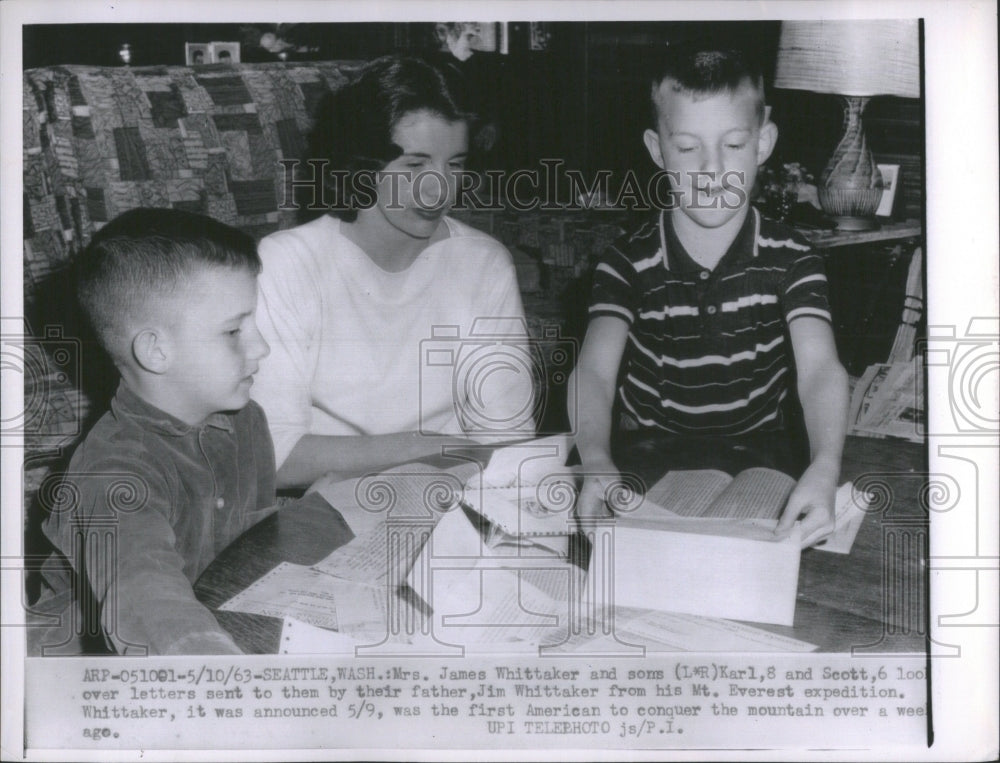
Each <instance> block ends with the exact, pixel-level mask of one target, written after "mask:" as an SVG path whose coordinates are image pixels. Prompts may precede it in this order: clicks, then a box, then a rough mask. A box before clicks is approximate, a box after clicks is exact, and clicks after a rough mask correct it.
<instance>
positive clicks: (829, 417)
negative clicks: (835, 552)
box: [776, 316, 849, 548]
mask: <svg viewBox="0 0 1000 763" xmlns="http://www.w3.org/2000/svg"><path fill="white" fill-rule="evenodd" d="M788 330H789V333H790V335H791V339H792V352H793V353H794V355H795V369H796V374H797V376H798V395H799V402H800V403H801V405H802V413H803V416H804V418H805V424H806V432H807V433H808V435H809V451H810V463H809V467H808V468H807V469H806V471H805V473H804V474H803V475H802V477H801V479H800V480H799V482H798V484H797V485H796V486H795V489H794V490H793V491H792V495H791V497H790V498H789V499H788V504H787V505H786V507H785V510H784V513H783V514H782V516H781V520H780V521H779V523H778V527H777V530H776V532H778V533H779V534H786V533H787V531H788V530H789V529H790V528H791V526H792V523H794V522H795V520H796V519H798V517H799V515H800V514H805V518H804V519H803V521H802V546H803V548H805V547H806V546H810V545H812V544H813V543H815V542H816V541H818V540H820V539H822V538H823V537H825V536H826V535H829V534H830V533H831V532H832V531H833V528H834V496H835V494H836V491H837V480H838V479H839V478H840V461H841V455H842V453H843V449H844V438H845V437H846V434H847V408H848V402H849V401H848V394H847V372H846V371H844V368H843V366H841V364H840V361H839V360H838V359H837V349H836V344H835V342H834V338H833V331H832V329H831V328H830V324H829V323H827V322H826V321H825V320H822V319H820V318H816V317H811V316H801V317H799V318H796V319H795V320H793V321H791V322H790V323H789V324H788Z"/></svg>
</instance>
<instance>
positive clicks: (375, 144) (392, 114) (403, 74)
mask: <svg viewBox="0 0 1000 763" xmlns="http://www.w3.org/2000/svg"><path fill="white" fill-rule="evenodd" d="M456 91H457V89H456V88H454V87H452V86H451V85H450V84H449V81H448V79H447V78H446V77H445V76H444V74H443V73H442V72H441V71H440V70H439V69H437V68H436V67H434V66H432V65H431V64H429V63H427V62H426V61H423V60H421V59H419V58H412V57H406V56H396V55H392V56H383V57H382V58H377V59H375V60H374V61H372V62H370V63H369V64H367V65H366V66H364V67H363V68H362V69H361V70H360V71H359V72H358V73H357V75H356V77H355V78H354V79H353V80H352V81H351V82H349V83H347V84H346V85H344V86H343V87H341V88H339V89H337V90H335V91H334V92H332V93H328V94H327V95H326V96H324V97H323V99H322V100H321V101H320V104H319V106H318V109H317V112H316V119H315V122H314V127H313V129H312V132H311V133H310V136H309V146H308V151H307V154H308V155H307V156H306V160H307V161H308V160H310V159H319V160H325V161H326V162H327V165H326V167H325V170H326V172H325V173H324V178H325V180H327V181H329V180H330V171H331V170H335V171H338V172H340V173H346V177H341V178H338V180H337V182H336V183H334V184H333V185H332V186H330V185H328V188H330V191H331V192H330V193H329V195H328V196H329V198H328V201H333V202H334V203H333V205H332V207H331V209H330V213H331V214H333V215H335V216H336V217H339V218H341V219H342V220H345V221H347V222H353V221H354V220H355V219H356V218H357V215H358V209H359V208H361V207H362V206H367V205H364V204H361V205H359V203H358V201H359V199H358V197H359V194H358V193H356V191H357V188H358V186H357V185H356V184H355V182H354V179H355V176H356V175H357V174H358V173H359V172H361V171H377V170H381V169H383V168H384V167H385V166H386V165H387V164H388V163H389V162H391V161H392V160H393V159H396V158H398V157H399V156H400V155H401V154H402V148H400V147H399V146H397V145H396V144H395V143H393V141H392V131H393V129H394V128H395V127H396V125H397V124H398V123H399V121H400V120H401V119H402V118H403V117H404V116H406V115H407V114H410V113H412V112H415V111H429V112H430V113H432V114H434V115H436V116H438V117H440V118H442V119H444V120H445V121H447V122H459V121H464V122H466V123H468V122H470V121H471V118H472V115H471V114H470V113H469V112H468V111H467V110H466V109H465V106H464V104H463V103H461V99H460V97H459V95H458V93H457V92H456ZM369 195H370V194H369Z"/></svg>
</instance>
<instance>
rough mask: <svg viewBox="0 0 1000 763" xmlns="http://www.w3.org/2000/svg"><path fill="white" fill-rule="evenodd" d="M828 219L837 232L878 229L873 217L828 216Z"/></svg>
mask: <svg viewBox="0 0 1000 763" xmlns="http://www.w3.org/2000/svg"><path fill="white" fill-rule="evenodd" d="M830 219H831V220H833V223H834V225H836V226H837V230H849V231H865V230H875V229H876V228H878V227H879V222H878V220H876V219H875V218H874V217H855V216H842V215H830Z"/></svg>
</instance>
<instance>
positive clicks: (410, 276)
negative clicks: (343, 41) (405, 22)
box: [253, 56, 533, 487]
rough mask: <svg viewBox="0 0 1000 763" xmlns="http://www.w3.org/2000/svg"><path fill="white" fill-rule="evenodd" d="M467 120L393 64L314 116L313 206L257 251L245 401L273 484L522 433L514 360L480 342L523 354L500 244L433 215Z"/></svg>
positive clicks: (411, 67)
mask: <svg viewBox="0 0 1000 763" xmlns="http://www.w3.org/2000/svg"><path fill="white" fill-rule="evenodd" d="M468 122H469V118H468V115H466V114H465V113H464V112H463V111H462V109H461V108H460V106H459V104H458V103H457V102H456V100H455V98H454V97H453V95H452V94H451V92H450V91H449V88H448V86H447V84H446V81H445V79H444V78H443V77H442V75H441V74H440V73H439V72H438V71H437V70H436V69H435V68H433V67H431V66H430V65H428V64H426V63H424V62H421V61H419V60H417V59H409V58H400V57H394V56H389V57H385V58H381V59H378V60H376V61H373V62H372V63H370V64H369V65H367V66H366V67H365V68H364V69H363V70H362V71H361V72H360V73H359V75H358V77H357V78H356V79H355V80H354V81H352V82H351V83H350V84H348V85H345V86H344V87H343V88H341V89H340V90H338V91H337V92H336V93H333V94H331V96H330V97H329V99H328V101H327V102H326V103H325V104H324V105H323V107H322V108H321V109H320V113H319V115H318V118H317V122H316V126H315V131H314V134H313V138H312V148H311V150H310V157H311V158H312V159H318V160H324V161H326V162H327V164H326V167H325V170H326V174H325V177H326V178H327V180H328V183H327V184H326V185H327V187H326V188H325V190H324V195H325V198H324V202H325V203H327V204H330V205H331V207H330V209H329V212H328V214H325V215H323V216H322V217H320V218H318V219H316V220H313V221H312V222H309V223H306V224H304V225H300V226H299V227H297V228H294V229H291V230H288V231H281V232H278V233H275V234H273V235H271V236H268V237H267V238H265V239H264V240H263V241H262V242H261V244H260V255H261V259H262V260H263V262H264V271H263V273H262V275H261V279H260V302H259V305H258V322H259V324H260V329H261V332H262V334H263V335H264V337H265V339H266V340H267V342H268V344H269V345H270V346H271V354H270V356H269V357H268V358H267V359H266V360H265V361H264V362H263V363H262V365H261V368H260V372H259V374H258V375H257V378H256V382H255V386H254V394H253V396H254V398H255V399H256V400H257V401H258V402H259V403H260V404H261V405H262V406H263V407H264V409H265V411H266V412H267V416H268V420H269V422H270V427H271V433H272V436H273V438H274V444H275V454H276V458H277V465H278V484H279V486H284V487H301V486H306V485H308V484H310V483H311V482H313V481H315V480H316V479H317V478H318V477H320V476H321V475H323V474H325V473H327V472H330V471H337V472H342V473H356V472H359V471H363V470H370V469H377V468H381V467H384V466H388V465H390V464H396V463H402V462H405V461H409V460H412V459H416V458H420V457H422V456H427V455H430V454H434V453H440V452H441V448H442V446H445V445H454V444H461V443H468V441H467V440H465V439H464V438H459V437H457V436H459V435H463V434H465V433H468V434H475V435H477V436H478V435H480V434H491V435H494V436H496V435H499V436H504V435H506V436H511V435H513V436H527V435H530V434H531V433H532V427H533V421H532V420H531V417H530V413H529V415H525V412H526V411H528V412H530V411H531V410H532V406H531V403H530V400H531V399H532V394H533V391H532V387H531V379H530V376H529V374H527V373H526V372H525V368H524V364H521V367H518V364H517V363H516V362H513V363H511V362H508V361H509V360H510V358H509V357H508V356H505V355H504V353H503V352H493V351H492V350H490V349H489V348H490V347H491V346H492V344H491V343H495V340H494V339H492V338H490V339H483V337H484V336H485V335H492V336H496V335H498V334H500V335H505V336H507V337H509V338H510V340H511V342H512V344H513V347H512V349H513V351H514V352H515V353H516V352H517V351H518V347H519V348H520V350H521V351H523V350H524V349H525V348H526V345H525V339H526V337H525V334H524V321H523V309H522V306H521V299H520V295H519V293H518V290H517V281H516V276H515V271H514V266H513V263H512V260H511V257H510V254H509V252H507V250H506V249H505V248H504V247H503V246H502V245H501V244H500V243H499V242H497V241H495V240H494V239H492V238H490V237H489V236H487V235H485V234H483V233H480V232H479V231H476V230H474V229H472V228H470V227H468V226H466V225H463V224H461V223H459V222H457V221H454V220H452V219H450V218H448V217H447V216H446V213H447V211H448V210H449V208H450V206H451V205H452V204H453V203H454V200H455V190H456V183H457V180H458V174H459V173H461V171H462V169H463V167H464V162H465V159H466V155H467V153H468V132H469V128H468ZM477 319H478V320H477ZM473 324H475V326H474V325H473ZM508 349H511V347H510V343H508ZM508 355H509V353H508ZM491 369H492V370H497V369H499V370H503V371H505V373H499V374H496V373H491V372H490V371H491ZM466 372H468V373H466ZM448 435H450V437H448Z"/></svg>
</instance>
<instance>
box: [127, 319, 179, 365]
mask: <svg viewBox="0 0 1000 763" xmlns="http://www.w3.org/2000/svg"><path fill="white" fill-rule="evenodd" d="M132 357H133V358H135V362H136V363H138V364H139V366H140V367H141V368H143V369H144V370H146V371H149V372H150V373H153V374H162V373H165V372H166V370H167V369H168V368H169V367H170V347H169V343H168V342H167V338H166V335H165V333H164V332H163V331H161V330H160V329H153V328H147V329H143V330H142V331H140V332H139V333H138V334H136V335H135V337H134V338H133V339H132Z"/></svg>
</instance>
